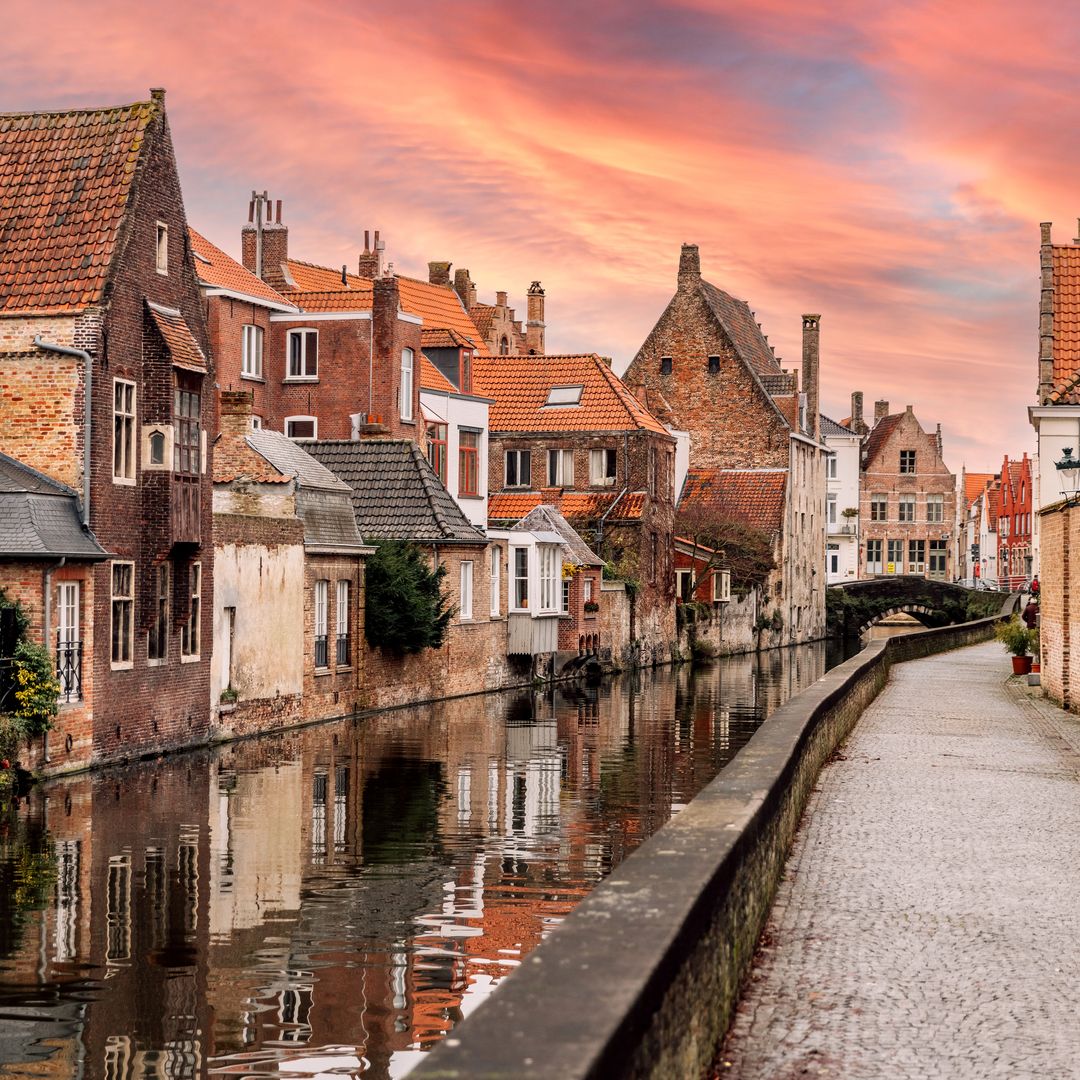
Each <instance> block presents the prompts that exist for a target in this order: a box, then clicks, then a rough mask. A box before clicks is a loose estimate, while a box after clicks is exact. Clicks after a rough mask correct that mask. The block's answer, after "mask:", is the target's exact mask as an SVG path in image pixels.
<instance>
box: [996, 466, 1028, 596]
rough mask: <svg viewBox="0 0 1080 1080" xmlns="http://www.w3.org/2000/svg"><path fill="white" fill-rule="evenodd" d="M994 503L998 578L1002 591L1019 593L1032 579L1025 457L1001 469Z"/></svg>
mask: <svg viewBox="0 0 1080 1080" xmlns="http://www.w3.org/2000/svg"><path fill="white" fill-rule="evenodd" d="M1000 475H1001V491H1000V494H999V502H998V575H999V577H1000V578H1001V587H1002V588H1003V589H1010V590H1013V589H1021V588H1022V587H1023V586H1024V585H1025V584H1026V583H1027V582H1028V581H1030V580H1031V576H1032V561H1033V560H1032V545H1031V522H1032V512H1031V505H1032V493H1031V461H1030V459H1029V458H1028V456H1027V454H1026V453H1025V454H1024V455H1023V457H1021V459H1020V460H1019V461H1016V460H1013V461H1010V460H1009V456H1008V454H1006V455H1005V460H1004V462H1003V463H1002V466H1001V474H1000Z"/></svg>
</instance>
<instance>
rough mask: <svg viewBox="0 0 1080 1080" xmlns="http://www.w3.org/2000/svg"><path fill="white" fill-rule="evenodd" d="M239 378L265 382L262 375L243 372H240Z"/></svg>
mask: <svg viewBox="0 0 1080 1080" xmlns="http://www.w3.org/2000/svg"><path fill="white" fill-rule="evenodd" d="M240 378H241V379H243V380H244V381H245V382H258V383H265V382H266V379H265V378H264V377H263V376H262V375H245V374H244V372H240ZM286 381H288V380H286Z"/></svg>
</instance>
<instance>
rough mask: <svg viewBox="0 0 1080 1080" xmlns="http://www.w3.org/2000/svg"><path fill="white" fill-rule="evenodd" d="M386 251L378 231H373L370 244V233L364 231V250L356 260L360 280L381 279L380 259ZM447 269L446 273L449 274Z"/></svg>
mask: <svg viewBox="0 0 1080 1080" xmlns="http://www.w3.org/2000/svg"><path fill="white" fill-rule="evenodd" d="M385 250H386V244H384V243H383V242H382V240H380V239H379V230H378V229H376V230H375V243H374V245H372V243H371V233H370V232H369V231H368V230H367V229H365V230H364V250H363V251H362V252H361V253H360V258H359V259H358V260H357V264H356V265H357V269H356V272H357V274H359V275H360V277H362V278H377V277H382V257H383V252H384V251H385ZM449 269H450V268H449V267H447V272H449Z"/></svg>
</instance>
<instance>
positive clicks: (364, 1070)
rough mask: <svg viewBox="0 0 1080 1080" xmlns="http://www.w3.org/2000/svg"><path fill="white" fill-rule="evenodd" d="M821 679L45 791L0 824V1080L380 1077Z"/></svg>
mask: <svg viewBox="0 0 1080 1080" xmlns="http://www.w3.org/2000/svg"><path fill="white" fill-rule="evenodd" d="M835 659H836V660H839V659H842V656H838V657H836V658H835ZM832 661H833V658H832V657H827V655H826V647H825V645H823V644H819V645H810V646H802V647H799V648H796V649H784V650H774V651H771V652H768V653H765V654H762V655H761V656H760V657H734V658H729V659H725V660H717V661H714V662H712V663H709V664H706V665H705V666H701V667H697V668H695V669H694V670H690V669H688V668H681V669H679V670H667V669H661V670H659V671H656V672H644V673H635V674H630V675H624V676H621V677H617V678H615V679H612V680H610V681H607V682H605V683H603V684H601V685H599V686H592V687H589V686H577V685H575V686H561V687H558V688H556V689H554V690H547V691H543V692H522V693H509V694H499V695H487V696H483V697H475V698H468V699H461V700H457V701H451V702H442V703H438V704H435V705H432V706H426V707H424V708H412V709H399V710H395V711H393V712H387V713H382V714H378V715H375V716H369V717H365V718H362V719H358V720H345V721H335V722H331V723H326V724H321V725H318V726H316V727H311V728H306V729H304V730H301V731H295V732H289V733H287V734H284V735H279V736H263V737H260V738H256V739H251V740H248V741H245V742H240V743H235V744H232V745H230V746H227V747H223V748H219V749H217V750H215V751H203V752H194V753H188V754H183V755H178V756H174V757H170V758H167V759H164V760H161V761H158V762H154V763H141V764H139V765H137V766H131V767H125V768H120V769H112V770H108V771H104V772H99V773H95V774H89V775H85V776H81V777H76V778H72V779H70V780H66V781H56V782H52V783H50V784H47V785H42V786H40V787H38V788H36V789H34V790H33V791H32V792H31V794H30V796H29V798H28V799H25V800H22V801H20V802H19V803H18V805H17V806H9V807H7V808H6V809H5V810H4V811H2V812H0V1076H20V1077H23V1076H36V1075H41V1076H57V1077H67V1076H72V1077H83V1078H86V1080H97V1078H102V1080H128V1078H134V1077H142V1076H150V1075H153V1076H160V1077H203V1076H212V1077H213V1076H218V1077H233V1078H234V1077H264V1076H278V1077H290V1078H294V1080H302V1078H306V1077H323V1076H325V1077H330V1076H334V1077H337V1076H360V1075H364V1076H365V1077H369V1078H384V1077H398V1076H403V1075H404V1074H405V1073H406V1072H408V1070H409V1069H410V1068H411V1067H412V1066H413V1065H414V1064H415V1063H416V1061H417V1060H418V1058H419V1056H420V1055H422V1054H423V1053H424V1052H425V1051H427V1050H429V1049H430V1048H431V1047H432V1046H433V1045H434V1044H435V1043H437V1042H438V1041H439V1040H440V1039H441V1038H443V1037H444V1036H445V1035H446V1033H447V1031H449V1030H450V1029H451V1028H453V1026H454V1025H455V1024H456V1023H458V1021H459V1020H460V1019H461V1018H462V1017H463V1016H466V1015H467V1014H468V1013H469V1012H470V1011H471V1010H472V1009H474V1008H475V1007H476V1006H477V1005H478V1004H479V1003H480V1002H481V1001H482V1000H483V999H484V998H485V997H486V996H487V995H488V994H490V993H491V992H492V990H493V989H495V988H496V987H497V986H498V984H499V982H500V980H502V979H503V978H505V977H506V976H507V975H508V974H509V973H510V972H512V971H513V970H514V968H515V967H516V966H517V965H518V964H520V963H521V960H522V957H524V956H525V955H526V954H527V953H528V952H529V951H530V950H531V949H534V948H535V947H536V946H537V945H538V944H539V943H540V941H541V940H542V939H543V938H544V937H545V935H547V934H548V933H550V932H551V930H552V929H553V928H554V927H555V926H557V925H558V923H559V922H560V921H561V920H562V919H563V918H564V917H565V916H566V914H567V913H568V912H569V911H570V910H571V909H572V908H573V907H574V905H575V904H576V903H577V902H578V901H579V900H580V899H581V898H582V897H583V896H585V894H586V893H588V892H589V890H590V889H592V888H593V887H594V886H595V885H596V883H597V882H598V881H600V880H601V879H602V878H603V877H604V876H605V875H606V874H608V873H609V872H610V871H611V869H612V868H613V867H614V866H616V865H617V864H618V863H619V862H620V861H621V860H622V859H624V858H626V856H627V855H629V854H630V853H631V852H632V851H633V850H634V849H635V848H636V847H637V846H638V845H639V844H640V843H641V842H642V841H643V840H645V839H646V838H647V837H648V836H650V835H651V834H652V833H653V832H655V831H656V830H657V829H658V828H660V826H661V825H663V824H664V822H666V821H667V820H668V819H669V818H670V817H671V816H672V815H673V814H675V813H677V812H678V811H679V810H680V809H681V808H682V807H684V806H685V805H686V803H687V802H689V801H690V799H691V798H693V796H694V795H695V794H696V793H697V792H698V791H699V790H700V789H701V788H702V787H703V786H704V785H705V784H707V783H708V782H709V780H711V779H712V778H713V776H715V775H716V773H717V772H718V771H719V770H720V769H722V768H723V766H724V765H725V764H726V763H727V762H728V761H730V760H731V758H732V757H733V756H734V754H735V753H736V752H737V751H738V750H739V748H740V747H741V746H742V745H743V744H744V743H745V742H746V740H747V739H748V738H749V737H750V736H751V735H752V734H753V732H754V730H755V729H756V728H757V726H758V725H759V724H760V723H761V721H762V719H763V718H764V717H765V716H767V715H768V714H769V713H770V712H771V711H772V710H773V709H775V708H776V707H777V706H778V705H780V704H782V703H783V702H784V701H786V700H787V699H788V698H789V697H790V696H791V695H792V694H794V693H797V692H798V691H799V690H800V689H802V688H804V687H806V686H808V685H809V684H810V683H812V682H814V681H815V680H816V679H818V678H819V677H820V676H821V675H822V674H823V673H824V672H825V670H826V667H827V666H829V665H830V664H831V662H832Z"/></svg>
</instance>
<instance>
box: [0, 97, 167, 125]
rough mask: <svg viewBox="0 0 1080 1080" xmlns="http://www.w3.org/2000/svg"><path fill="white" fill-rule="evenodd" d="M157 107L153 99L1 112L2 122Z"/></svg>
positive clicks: (0, 118)
mask: <svg viewBox="0 0 1080 1080" xmlns="http://www.w3.org/2000/svg"><path fill="white" fill-rule="evenodd" d="M155 105H156V102H155V101H154V99H153V98H150V99H149V100H141V101H131V102H128V103H126V104H124V105H87V106H86V107H85V108H82V109H25V110H22V111H19V112H0V120H6V119H8V118H9V117H14V116H89V115H91V114H92V113H108V112H128V111H130V110H131V109H136V108H146V109H152V108H154V106H155Z"/></svg>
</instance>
